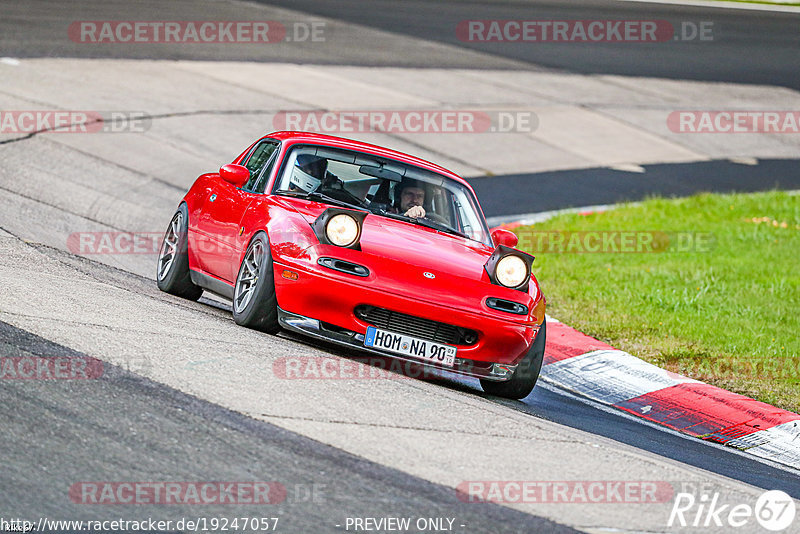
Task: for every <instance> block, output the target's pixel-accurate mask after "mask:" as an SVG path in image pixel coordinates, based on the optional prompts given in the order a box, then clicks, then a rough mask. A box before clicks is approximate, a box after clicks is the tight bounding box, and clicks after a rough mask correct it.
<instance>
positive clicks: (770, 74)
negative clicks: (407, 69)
mask: <svg viewBox="0 0 800 534" xmlns="http://www.w3.org/2000/svg"><path fill="white" fill-rule="evenodd" d="M259 1H260V2H263V3H264V4H269V5H278V6H283V7H291V8H292V9H296V10H299V11H307V12H309V13H312V14H314V15H321V16H326V17H331V18H333V19H339V20H346V21H348V22H352V23H356V24H361V25H363V26H364V27H367V28H373V29H381V30H385V31H390V32H393V33H397V34H401V35H407V36H410V37H415V38H418V39H427V40H432V41H436V42H440V43H444V44H449V45H452V46H457V47H459V48H461V49H467V50H472V51H475V52H481V53H485V54H492V55H494V56H495V57H497V58H498V60H504V61H509V60H512V61H519V62H523V63H526V64H528V65H530V66H531V67H532V68H545V69H552V70H564V71H569V72H575V73H582V74H617V75H623V76H648V77H656V78H673V79H681V80H701V81H719V82H733V83H754V84H768V85H783V86H785V87H792V88H795V89H797V88H800V56H798V54H797V50H798V49H799V48H800V33H798V31H797V27H798V24H800V13H774V12H768V11H745V10H734V9H724V8H722V7H719V8H715V7H698V6H684V5H675V4H670V5H665V4H658V3H647V2H643V3H639V2H614V1H606V0H582V1H580V2H575V1H572V0H489V1H480V2H476V1H470V0H463V1H462V0H444V1H437V2H425V1H423V0H415V1H410V2H402V3H400V4H398V3H397V2H392V1H391V0H374V1H370V2H364V1H363V0H342V1H337V2H326V1H320V0H259ZM468 20H539V21H553V20H583V21H593V20H601V21H605V20H637V21H641V20H659V21H668V22H669V23H671V24H672V26H673V27H675V28H676V34H675V35H676V39H672V40H668V41H665V42H657V43H636V42H633V43H631V42H566V43H542V42H491V43H486V42H466V41H463V40H461V39H459V36H458V35H457V34H456V26H457V25H458V24H459V22H461V21H468ZM704 21H705V22H710V23H711V24H712V26H711V35H710V37H711V39H710V40H702V41H701V40H699V38H695V39H691V40H683V36H684V35H686V36H690V35H691V31H690V30H689V29H688V28H689V26H687V30H686V32H685V33H683V30H682V29H681V28H683V26H682V24H683V23H685V22H686V23H690V24H695V25H698V24H699V23H701V22H704ZM386 61H388V62H391V61H392V59H391V58H387V60H386ZM384 64H385V63H384Z"/></svg>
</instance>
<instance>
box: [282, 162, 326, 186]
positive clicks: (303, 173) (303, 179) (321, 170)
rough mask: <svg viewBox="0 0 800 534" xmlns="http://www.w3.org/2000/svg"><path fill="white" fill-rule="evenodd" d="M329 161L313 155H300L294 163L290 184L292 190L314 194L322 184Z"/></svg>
mask: <svg viewBox="0 0 800 534" xmlns="http://www.w3.org/2000/svg"><path fill="white" fill-rule="evenodd" d="M327 168H328V160H327V159H325V158H321V157H319V156H313V155H311V154H300V155H298V156H297V159H296V160H295V162H294V168H293V169H292V176H291V178H290V179H289V184H290V186H291V188H292V189H299V190H302V191H305V192H307V193H312V192H314V191H316V189H317V188H318V187H319V186H320V184H321V183H322V179H323V177H324V176H325V171H326V170H327Z"/></svg>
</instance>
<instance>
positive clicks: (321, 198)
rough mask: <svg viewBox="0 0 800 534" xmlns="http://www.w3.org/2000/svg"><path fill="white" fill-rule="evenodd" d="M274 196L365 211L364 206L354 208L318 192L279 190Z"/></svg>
mask: <svg viewBox="0 0 800 534" xmlns="http://www.w3.org/2000/svg"><path fill="white" fill-rule="evenodd" d="M275 194H276V195H283V196H287V197H295V198H305V199H308V200H318V201H322V202H326V203H328V204H335V205H337V206H342V207H343V208H352V209H354V210H359V211H364V210H366V209H367V208H365V207H364V206H356V205H355V204H350V203H349V202H345V201H344V200H339V199H338V198H333V197H329V196H328V195H326V194H325V193H320V192H318V191H312V192H311V193H306V192H305V191H289V190H288V189H281V190H279V191H275Z"/></svg>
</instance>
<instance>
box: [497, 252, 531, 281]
mask: <svg viewBox="0 0 800 534" xmlns="http://www.w3.org/2000/svg"><path fill="white" fill-rule="evenodd" d="M495 276H496V277H497V281H498V282H500V283H501V284H503V285H504V286H506V287H517V286H519V285H521V284H522V283H523V282H524V281H525V278H526V277H527V276H528V267H527V266H526V265H525V262H524V261H523V260H522V258H520V257H519V256H513V255H509V256H506V257H505V258H503V259H501V260H500V261H498V262H497V269H496V270H495Z"/></svg>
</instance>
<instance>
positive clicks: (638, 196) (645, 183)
mask: <svg viewBox="0 0 800 534" xmlns="http://www.w3.org/2000/svg"><path fill="white" fill-rule="evenodd" d="M643 167H644V169H645V172H644V173H636V172H624V171H616V170H613V169H607V168H595V169H580V170H569V171H554V172H542V173H532V174H508V175H503V176H491V177H481V178H469V179H467V181H468V182H469V184H470V185H471V186H472V187H473V189H475V193H476V194H477V195H478V200H479V201H480V203H481V206H482V207H483V211H484V213H485V214H486V216H487V217H501V216H506V215H518V214H528V213H537V212H541V211H549V210H557V209H562V208H572V207H582V206H593V205H597V204H615V203H618V202H627V201H637V200H643V199H645V198H647V197H649V196H664V197H685V196H690V195H693V194H696V193H703V192H713V193H753V192H757V191H769V190H773V189H779V190H795V189H800V160H796V159H774V160H759V162H758V165H742V164H737V163H733V162H731V161H728V160H717V161H701V162H695V163H670V164H666V163H665V164H658V165H643Z"/></svg>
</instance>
